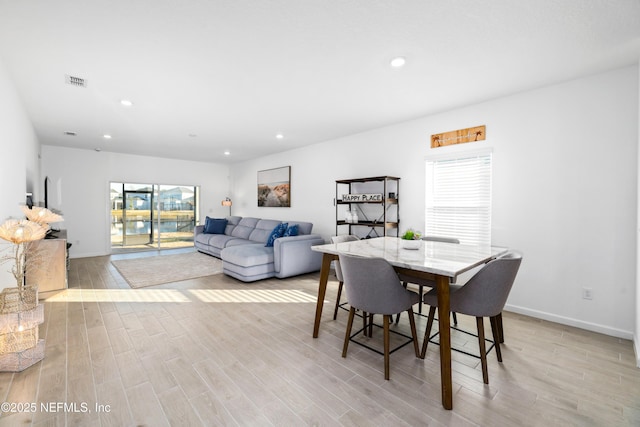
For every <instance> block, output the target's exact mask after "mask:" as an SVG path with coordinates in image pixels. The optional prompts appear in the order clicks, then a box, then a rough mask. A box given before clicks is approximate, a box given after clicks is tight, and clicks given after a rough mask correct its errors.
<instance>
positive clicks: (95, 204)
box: [42, 145, 229, 258]
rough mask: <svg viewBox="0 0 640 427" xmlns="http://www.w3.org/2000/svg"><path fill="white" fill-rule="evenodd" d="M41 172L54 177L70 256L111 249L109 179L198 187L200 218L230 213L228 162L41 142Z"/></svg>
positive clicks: (52, 192) (52, 187)
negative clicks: (225, 203) (224, 202)
mask: <svg viewBox="0 0 640 427" xmlns="http://www.w3.org/2000/svg"><path fill="white" fill-rule="evenodd" d="M42 176H43V179H44V177H45V176H47V177H49V179H50V184H49V207H50V208H54V209H59V210H60V211H62V215H63V216H64V219H65V221H64V223H62V224H60V225H61V228H65V229H67V231H68V239H69V242H71V243H72V244H73V246H72V247H71V250H70V252H69V255H70V256H71V257H72V258H76V257H87V256H99V255H106V254H108V253H110V226H109V219H110V216H109V212H110V211H109V209H110V204H109V183H110V182H131V183H143V184H144V183H149V184H176V185H186V186H191V185H193V186H200V205H201V206H200V209H199V212H200V218H201V221H204V217H205V215H209V216H224V215H226V214H227V213H228V212H227V208H225V207H223V206H221V205H220V201H221V200H222V199H224V198H225V197H226V196H227V195H228V191H227V190H228V188H229V168H228V167H227V166H224V165H216V164H212V163H203V162H191V161H180V160H173V159H164V158H157V157H144V156H133V155H126V154H118V153H109V152H105V151H101V152H96V151H93V150H79V149H71V148H62V147H54V146H48V145H43V146H42Z"/></svg>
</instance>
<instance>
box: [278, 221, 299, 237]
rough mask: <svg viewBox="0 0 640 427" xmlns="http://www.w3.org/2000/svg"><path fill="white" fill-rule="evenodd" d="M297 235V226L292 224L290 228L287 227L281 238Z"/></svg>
mask: <svg viewBox="0 0 640 427" xmlns="http://www.w3.org/2000/svg"><path fill="white" fill-rule="evenodd" d="M297 235H298V224H294V225H292V226H290V227H287V229H286V230H285V232H284V234H283V235H282V237H289V236H297Z"/></svg>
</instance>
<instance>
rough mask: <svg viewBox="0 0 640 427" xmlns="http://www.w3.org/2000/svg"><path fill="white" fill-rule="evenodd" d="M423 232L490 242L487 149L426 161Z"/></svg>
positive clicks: (466, 241)
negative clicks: (424, 228)
mask: <svg viewBox="0 0 640 427" xmlns="http://www.w3.org/2000/svg"><path fill="white" fill-rule="evenodd" d="M425 188H426V197H425V201H426V209H425V212H426V217H425V227H426V230H425V234H428V235H432V236H445V237H455V238H458V239H460V243H462V244H468V245H490V244H491V152H490V151H482V152H475V153H458V154H457V155H453V156H448V157H430V158H427V160H426V187H425Z"/></svg>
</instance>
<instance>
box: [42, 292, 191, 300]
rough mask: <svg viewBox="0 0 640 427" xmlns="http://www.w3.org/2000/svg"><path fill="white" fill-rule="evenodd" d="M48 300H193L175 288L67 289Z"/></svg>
mask: <svg viewBox="0 0 640 427" xmlns="http://www.w3.org/2000/svg"><path fill="white" fill-rule="evenodd" d="M47 302H191V300H190V299H189V298H188V297H187V296H186V295H184V294H183V292H182V291H178V290H175V289H67V290H65V291H63V292H60V293H57V294H56V295H53V296H51V297H49V298H47Z"/></svg>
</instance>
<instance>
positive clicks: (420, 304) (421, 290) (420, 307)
mask: <svg viewBox="0 0 640 427" xmlns="http://www.w3.org/2000/svg"><path fill="white" fill-rule="evenodd" d="M423 291H424V286H422V285H418V293H419V294H420V302H419V303H418V313H420V314H422V292H423Z"/></svg>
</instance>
